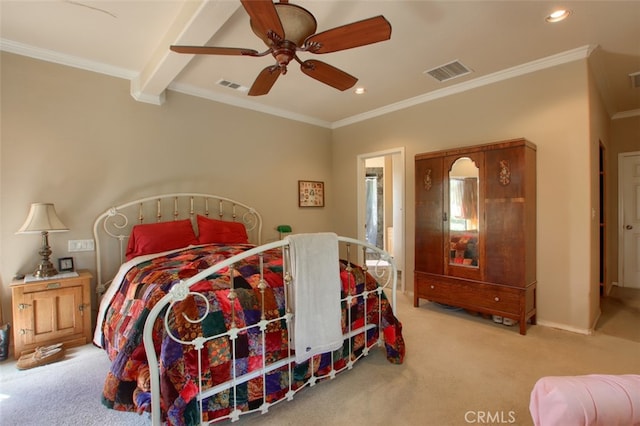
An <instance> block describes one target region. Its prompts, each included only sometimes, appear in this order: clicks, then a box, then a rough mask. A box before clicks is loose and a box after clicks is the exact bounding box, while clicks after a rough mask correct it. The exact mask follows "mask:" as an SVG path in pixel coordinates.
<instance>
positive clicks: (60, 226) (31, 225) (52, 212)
mask: <svg viewBox="0 0 640 426" xmlns="http://www.w3.org/2000/svg"><path fill="white" fill-rule="evenodd" d="M68 230H69V228H67V227H66V226H65V225H64V223H62V221H61V220H60V219H59V218H58V215H57V214H56V209H55V207H54V206H53V204H52V203H33V204H31V209H30V210H29V215H28V216H27V220H26V221H25V222H24V225H22V227H21V228H20V229H19V230H18V232H17V233H18V234H36V233H41V234H42V247H41V248H40V251H39V252H38V254H40V256H42V260H40V264H39V265H38V268H37V269H36V270H35V271H34V273H33V276H35V277H36V278H44V277H51V276H53V275H57V274H58V271H57V270H56V268H55V267H54V266H53V264H52V263H51V261H49V256H51V247H49V232H63V231H68Z"/></svg>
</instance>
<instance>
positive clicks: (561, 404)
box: [529, 374, 640, 426]
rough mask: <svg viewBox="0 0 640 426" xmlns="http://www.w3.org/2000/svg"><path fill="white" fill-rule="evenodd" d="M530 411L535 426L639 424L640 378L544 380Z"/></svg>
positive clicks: (533, 396)
mask: <svg viewBox="0 0 640 426" xmlns="http://www.w3.org/2000/svg"><path fill="white" fill-rule="evenodd" d="M529 411H530V412H531V417H532V418H533V422H534V424H535V425H536V426H553V425H558V426H572V425H580V426H583V425H602V426H615V425H625V426H626V425H640V375H635V374H627V375H617V376H616V375H602V374H592V375H587V376H550V377H543V378H541V379H539V380H538V381H537V382H536V384H535V386H534V387H533V391H531V400H530V403H529Z"/></svg>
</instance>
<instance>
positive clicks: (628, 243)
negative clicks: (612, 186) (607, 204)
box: [618, 151, 640, 289]
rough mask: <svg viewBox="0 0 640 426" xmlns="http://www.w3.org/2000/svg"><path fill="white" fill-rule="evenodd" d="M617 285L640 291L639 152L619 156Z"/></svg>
mask: <svg viewBox="0 0 640 426" xmlns="http://www.w3.org/2000/svg"><path fill="white" fill-rule="evenodd" d="M618 185H619V188H618V218H619V219H618V285H619V286H620V287H630V288H636V289H640V265H639V264H638V263H639V262H640V260H639V259H640V203H639V202H638V200H637V194H638V193H640V151H636V152H625V153H620V154H618Z"/></svg>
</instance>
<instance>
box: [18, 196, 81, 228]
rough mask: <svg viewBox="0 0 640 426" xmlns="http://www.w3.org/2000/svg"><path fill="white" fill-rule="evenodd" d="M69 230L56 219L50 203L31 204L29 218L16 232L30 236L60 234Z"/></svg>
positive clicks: (53, 208)
mask: <svg viewBox="0 0 640 426" xmlns="http://www.w3.org/2000/svg"><path fill="white" fill-rule="evenodd" d="M68 230H69V228H67V227H66V226H65V224H64V223H62V221H61V220H60V218H58V215H57V214H56V208H55V207H54V206H53V204H52V203H33V204H31V209H30V210H29V216H27V220H26V221H25V222H24V225H22V227H21V228H20V229H19V230H18V232H17V233H18V234H31V233H40V232H44V231H47V232H62V231H68Z"/></svg>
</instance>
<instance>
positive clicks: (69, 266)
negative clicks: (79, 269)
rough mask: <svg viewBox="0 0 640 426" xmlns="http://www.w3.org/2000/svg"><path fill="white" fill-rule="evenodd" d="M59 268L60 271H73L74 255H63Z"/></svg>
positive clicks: (59, 260) (59, 261)
mask: <svg viewBox="0 0 640 426" xmlns="http://www.w3.org/2000/svg"><path fill="white" fill-rule="evenodd" d="M58 270H59V271H60V272H72V271H73V257H61V258H60V259H58Z"/></svg>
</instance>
